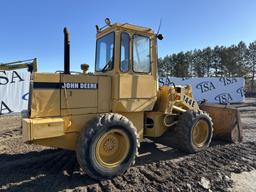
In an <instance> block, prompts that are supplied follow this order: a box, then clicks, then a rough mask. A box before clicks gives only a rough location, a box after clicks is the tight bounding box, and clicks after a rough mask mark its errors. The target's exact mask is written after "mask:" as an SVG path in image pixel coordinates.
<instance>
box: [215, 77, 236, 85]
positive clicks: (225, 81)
mask: <svg viewBox="0 0 256 192" xmlns="http://www.w3.org/2000/svg"><path fill="white" fill-rule="evenodd" d="M219 81H220V82H223V85H224V86H227V85H230V84H233V83H236V82H237V79H236V78H228V77H221V78H220V79H219Z"/></svg>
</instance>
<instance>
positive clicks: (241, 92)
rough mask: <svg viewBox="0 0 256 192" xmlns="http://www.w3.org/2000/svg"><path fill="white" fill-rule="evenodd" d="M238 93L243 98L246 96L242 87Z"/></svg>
mask: <svg viewBox="0 0 256 192" xmlns="http://www.w3.org/2000/svg"><path fill="white" fill-rule="evenodd" d="M236 92H237V93H238V94H239V95H240V96H241V97H243V96H244V88H243V87H240V88H238V89H237V90H236Z"/></svg>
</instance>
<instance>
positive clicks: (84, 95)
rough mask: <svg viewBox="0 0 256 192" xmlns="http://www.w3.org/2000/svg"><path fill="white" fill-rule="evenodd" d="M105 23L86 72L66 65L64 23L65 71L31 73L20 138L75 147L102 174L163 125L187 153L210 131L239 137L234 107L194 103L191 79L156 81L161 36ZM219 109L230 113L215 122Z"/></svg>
mask: <svg viewBox="0 0 256 192" xmlns="http://www.w3.org/2000/svg"><path fill="white" fill-rule="evenodd" d="M105 22H106V26H104V27H102V28H99V27H98V26H96V29H97V36H96V38H97V43H96V61H95V73H94V74H90V73H87V69H88V65H82V66H81V69H82V70H83V72H82V73H79V74H77V73H76V74H72V73H71V72H70V64H69V57H70V56H69V47H70V41H69V32H68V30H67V29H66V28H65V29H64V39H65V41H64V71H63V72H57V73H38V72H33V73H32V80H31V91H30V97H29V107H28V114H27V117H24V118H23V120H22V122H23V123H22V124H23V125H22V126H23V128H22V133H23V138H24V141H25V142H26V143H29V144H39V145H44V146H52V147H58V148H63V149H69V150H74V151H76V155H77V160H78V162H79V164H80V166H81V168H82V169H83V170H84V171H85V172H86V173H87V174H88V175H89V176H91V177H93V178H95V179H98V180H101V179H105V178H113V177H115V176H117V175H120V174H122V173H124V172H125V171H126V170H127V169H128V168H129V167H130V166H131V165H133V164H134V162H135V157H136V155H137V154H138V148H139V146H140V142H141V141H142V139H143V137H161V136H162V135H163V134H164V133H165V132H166V131H167V130H168V129H169V128H172V129H173V127H174V129H175V131H174V133H173V134H175V136H176V137H177V140H178V142H179V144H178V146H177V147H178V148H179V149H180V150H182V151H184V152H187V153H195V152H198V151H201V150H204V149H206V148H207V147H208V146H209V145H210V143H211V140H212V137H213V133H215V134H214V135H215V136H220V137H222V138H224V139H226V140H230V139H231V140H232V141H238V140H239V139H240V138H241V137H242V135H241V134H239V137H237V138H235V136H237V135H238V134H234V133H238V132H239V130H241V126H240V122H239V118H237V117H238V116H235V114H237V113H238V112H237V110H235V109H232V108H229V107H225V106H224V107H223V106H220V107H218V106H217V107H216V106H211V105H208V104H203V105H200V106H199V105H198V103H197V102H196V100H195V99H194V98H193V97H192V88H191V86H190V85H187V86H178V85H174V86H170V87H160V88H159V87H158V76H157V39H160V40H161V39H162V35H160V34H155V33H154V32H153V31H152V30H151V29H150V28H145V27H140V26H135V25H131V24H127V23H124V24H118V23H117V24H112V23H111V22H110V20H109V19H106V21H105ZM201 106H202V107H204V109H205V111H203V110H201V109H200V107H201ZM214 107H215V108H214ZM213 108H214V110H212V109H213ZM206 111H208V112H209V113H210V115H209V114H208V113H207V112H206ZM222 112H226V116H227V117H226V119H228V117H229V116H231V117H232V118H233V117H236V118H233V119H231V120H230V121H229V122H228V123H224V122H221V121H220V122H218V120H219V119H216V118H215V116H214V115H218V114H222ZM211 115H213V117H214V118H215V119H214V118H213V119H212V118H211ZM215 121H216V122H217V123H216V124H215ZM215 130H216V132H215ZM234 130H235V131H234ZM237 130H238V131H237ZM239 133H240V132H239ZM231 136H233V137H231Z"/></svg>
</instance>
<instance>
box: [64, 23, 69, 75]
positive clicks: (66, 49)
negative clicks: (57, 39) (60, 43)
mask: <svg viewBox="0 0 256 192" xmlns="http://www.w3.org/2000/svg"><path fill="white" fill-rule="evenodd" d="M64 74H70V39H69V32H68V29H67V28H66V27H65V28H64Z"/></svg>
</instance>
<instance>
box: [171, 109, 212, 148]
mask: <svg viewBox="0 0 256 192" xmlns="http://www.w3.org/2000/svg"><path fill="white" fill-rule="evenodd" d="M175 136H176V140H177V142H176V143H177V146H176V147H177V148H178V149H179V150H181V151H184V152H186V153H196V152H199V151H202V150H204V149H206V148H207V147H209V145H210V143H211V140H212V136H213V123H212V119H211V117H210V116H209V115H208V114H207V113H206V112H204V111H201V110H199V111H198V112H195V111H191V110H188V111H186V112H184V113H183V114H182V115H181V116H180V118H179V121H178V123H177V126H176V128H175Z"/></svg>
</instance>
